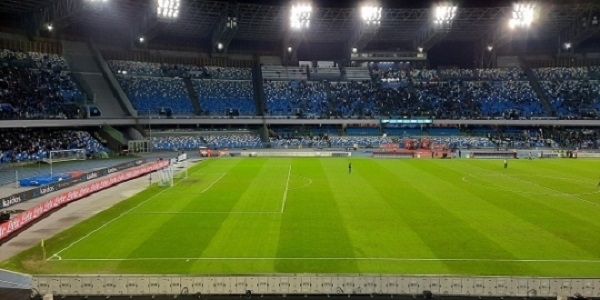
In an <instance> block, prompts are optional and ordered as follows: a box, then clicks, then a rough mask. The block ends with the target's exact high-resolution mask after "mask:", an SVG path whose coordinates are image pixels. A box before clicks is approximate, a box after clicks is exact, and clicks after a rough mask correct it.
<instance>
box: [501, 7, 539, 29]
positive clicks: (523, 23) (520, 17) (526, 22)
mask: <svg viewBox="0 0 600 300" xmlns="http://www.w3.org/2000/svg"><path fill="white" fill-rule="evenodd" d="M534 20H535V4H533V3H517V4H514V5H513V11H512V16H511V18H510V20H509V21H508V27H509V28H510V29H515V28H529V26H531V23H533V21H534Z"/></svg>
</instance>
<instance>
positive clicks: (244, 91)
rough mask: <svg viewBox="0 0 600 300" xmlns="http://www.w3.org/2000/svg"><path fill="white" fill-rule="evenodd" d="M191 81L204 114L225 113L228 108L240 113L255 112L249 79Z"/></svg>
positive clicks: (227, 111)
mask: <svg viewBox="0 0 600 300" xmlns="http://www.w3.org/2000/svg"><path fill="white" fill-rule="evenodd" d="M193 83H194V87H195V88H196V90H197V91H198V94H199V99H200V105H201V107H202V110H203V111H204V114H207V115H227V114H228V113H229V111H230V110H238V111H239V114H240V115H255V114H256V105H255V103H254V93H253V89H252V82H251V81H241V80H194V81H193ZM234 114H235V112H234Z"/></svg>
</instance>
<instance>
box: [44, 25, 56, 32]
mask: <svg viewBox="0 0 600 300" xmlns="http://www.w3.org/2000/svg"><path fill="white" fill-rule="evenodd" d="M46 29H48V31H52V29H54V26H52V24H48V25H46Z"/></svg>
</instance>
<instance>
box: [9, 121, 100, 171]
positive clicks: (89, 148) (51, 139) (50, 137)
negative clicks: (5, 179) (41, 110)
mask: <svg viewBox="0 0 600 300" xmlns="http://www.w3.org/2000/svg"><path fill="white" fill-rule="evenodd" d="M69 149H85V150H86V155H87V156H88V158H92V157H99V156H104V155H105V154H106V153H108V152H110V151H109V150H108V148H106V147H105V146H103V145H102V144H101V143H100V142H99V141H98V140H96V139H95V138H93V137H92V136H91V135H90V134H89V133H88V132H86V131H74V130H50V129H26V128H22V129H18V130H17V129H11V130H6V129H2V130H0V150H1V151H2V154H1V155H0V163H9V162H24V161H37V160H41V159H44V158H48V156H49V151H51V150H69Z"/></svg>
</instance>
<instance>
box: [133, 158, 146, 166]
mask: <svg viewBox="0 0 600 300" xmlns="http://www.w3.org/2000/svg"><path fill="white" fill-rule="evenodd" d="M143 163H144V160H143V159H138V160H136V161H135V165H136V166H139V165H141V164H143Z"/></svg>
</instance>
